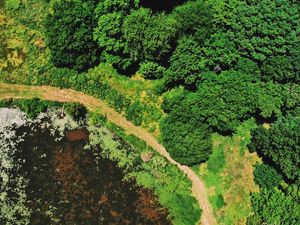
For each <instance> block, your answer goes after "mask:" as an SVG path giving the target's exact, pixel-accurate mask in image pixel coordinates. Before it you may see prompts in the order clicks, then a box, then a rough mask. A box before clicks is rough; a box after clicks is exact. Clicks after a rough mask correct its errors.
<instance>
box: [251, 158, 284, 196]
mask: <svg viewBox="0 0 300 225" xmlns="http://www.w3.org/2000/svg"><path fill="white" fill-rule="evenodd" d="M254 181H255V183H257V184H258V185H259V187H260V188H267V189H269V190H270V189H272V188H274V187H278V186H279V185H280V183H281V182H282V181H283V179H282V176H281V175H280V174H278V172H277V171H276V170H275V169H274V168H273V167H271V166H269V165H267V164H257V165H256V166H255V171H254Z"/></svg>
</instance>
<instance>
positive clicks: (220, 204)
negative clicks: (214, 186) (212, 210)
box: [216, 194, 225, 209]
mask: <svg viewBox="0 0 300 225" xmlns="http://www.w3.org/2000/svg"><path fill="white" fill-rule="evenodd" d="M224 205H225V202H224V197H223V195H221V194H219V195H218V196H217V201H216V206H217V208H218V209H220V208H222V207H223V206H224Z"/></svg>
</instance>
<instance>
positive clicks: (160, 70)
mask: <svg viewBox="0 0 300 225" xmlns="http://www.w3.org/2000/svg"><path fill="white" fill-rule="evenodd" d="M139 72H140V73H141V74H142V75H143V77H144V78H146V79H158V78H162V76H163V74H164V72H165V68H164V67H162V66H160V65H159V64H157V63H154V62H145V63H142V64H141V65H140V69H139Z"/></svg>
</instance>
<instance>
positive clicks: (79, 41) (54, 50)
mask: <svg viewBox="0 0 300 225" xmlns="http://www.w3.org/2000/svg"><path fill="white" fill-rule="evenodd" d="M53 9H54V12H53V15H52V14H49V16H47V18H46V21H45V28H46V37H47V46H49V48H50V50H51V61H52V63H53V64H54V65H55V66H57V67H68V68H74V69H76V70H78V71H83V70H86V69H88V68H89V67H91V66H94V65H95V64H97V63H98V60H99V58H98V53H99V50H98V47H97V45H96V43H95V42H94V41H93V36H92V29H93V27H94V26H95V20H94V15H93V12H94V3H93V1H90V0H84V1H66V2H61V3H55V4H54V8H53Z"/></svg>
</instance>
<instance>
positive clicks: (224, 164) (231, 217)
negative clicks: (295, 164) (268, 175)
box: [193, 120, 259, 225]
mask: <svg viewBox="0 0 300 225" xmlns="http://www.w3.org/2000/svg"><path fill="white" fill-rule="evenodd" d="M254 127H255V123H254V120H248V121H246V122H244V123H243V124H242V125H241V126H239V127H238V129H237V130H236V131H235V133H234V134H233V136H232V137H224V136H221V135H217V134H213V136H212V142H213V146H212V154H211V155H210V157H209V159H208V160H207V162H206V163H203V164H201V165H200V167H199V166H194V167H193V168H194V170H195V171H196V172H197V173H198V174H199V175H200V176H201V177H202V178H203V180H204V181H205V184H206V186H207V188H208V189H207V190H208V195H209V200H210V202H211V205H212V206H213V209H214V213H215V215H216V217H217V220H218V224H225V225H227V224H228V225H229V224H246V220H247V217H249V216H250V215H251V214H252V213H253V210H252V207H251V192H257V191H258V187H257V185H256V184H255V182H254V180H253V170H254V168H253V166H254V165H255V164H256V163H257V162H258V161H259V158H258V157H257V154H256V153H250V152H249V151H248V149H247V144H248V143H249V142H250V132H249V131H250V129H253V128H254Z"/></svg>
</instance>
